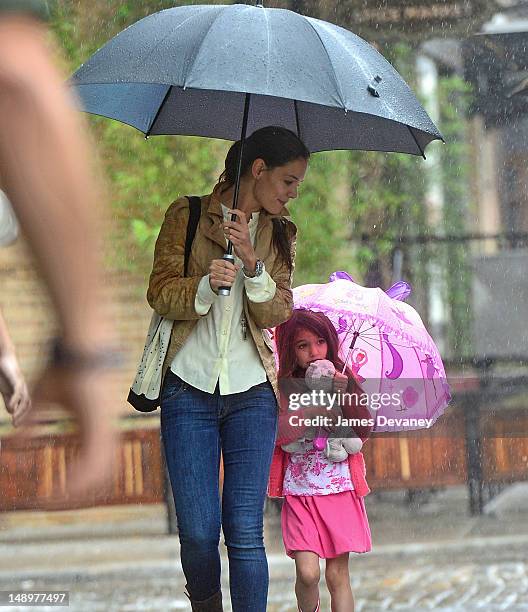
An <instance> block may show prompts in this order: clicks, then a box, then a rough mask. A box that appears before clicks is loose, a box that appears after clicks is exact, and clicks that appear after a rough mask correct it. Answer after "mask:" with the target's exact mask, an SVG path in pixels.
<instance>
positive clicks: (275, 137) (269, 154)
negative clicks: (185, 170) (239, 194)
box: [220, 125, 310, 272]
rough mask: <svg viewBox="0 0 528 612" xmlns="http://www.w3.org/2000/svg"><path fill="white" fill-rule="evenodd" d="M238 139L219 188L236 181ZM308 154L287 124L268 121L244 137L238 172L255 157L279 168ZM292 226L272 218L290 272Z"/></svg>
mask: <svg viewBox="0 0 528 612" xmlns="http://www.w3.org/2000/svg"><path fill="white" fill-rule="evenodd" d="M239 152H240V140H237V142H235V143H234V144H233V145H232V146H231V148H230V149H229V151H228V153H227V156H226V159H225V169H224V171H223V172H222V174H221V175H220V185H221V189H222V191H225V189H227V188H229V187H231V186H232V185H234V184H235V181H236V175H237V169H238V156H239ZM309 158H310V151H309V150H308V148H307V147H306V145H305V144H304V143H303V141H302V140H301V139H300V138H299V137H298V136H297V135H296V134H294V133H293V132H292V131H291V130H288V129H286V128H283V127H280V126H275V125H270V126H268V127H264V128H261V129H260V130H256V131H255V132H253V134H251V136H249V137H248V138H246V140H245V141H244V150H243V153H242V168H241V176H244V175H245V174H246V173H247V172H248V171H249V169H250V168H251V166H252V165H253V162H254V161H255V160H256V159H262V160H263V161H264V163H265V164H266V166H267V167H268V168H270V169H271V168H278V167H279V166H284V165H285V164H287V163H288V162H291V161H295V160H296V159H306V160H308V159H309ZM292 238H293V229H292V226H291V225H290V224H289V223H288V222H287V221H285V220H283V219H280V218H275V219H273V245H274V246H275V248H276V249H277V252H278V253H279V255H280V256H281V258H282V259H283V261H285V262H286V264H287V265H288V268H289V270H290V272H291V270H292V267H293V262H292V255H291V246H290V245H291V241H292Z"/></svg>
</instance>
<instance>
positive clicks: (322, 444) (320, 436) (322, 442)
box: [313, 427, 328, 451]
mask: <svg viewBox="0 0 528 612" xmlns="http://www.w3.org/2000/svg"><path fill="white" fill-rule="evenodd" d="M327 438H328V432H327V431H325V430H324V429H323V428H322V427H318V428H317V435H316V436H315V439H314V441H313V446H314V448H315V450H319V451H321V450H324V449H325V448H326V440H327Z"/></svg>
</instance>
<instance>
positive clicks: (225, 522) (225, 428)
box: [161, 370, 277, 612]
mask: <svg viewBox="0 0 528 612" xmlns="http://www.w3.org/2000/svg"><path fill="white" fill-rule="evenodd" d="M276 429H277V402H276V399H275V395H274V393H273V389H272V387H271V385H270V383H269V382H265V383H262V384H260V385H256V386H255V387H252V388H251V389H249V390H248V391H244V392H243V393H236V394H233V395H223V396H221V395H220V393H219V391H218V386H217V388H216V390H215V392H214V393H213V394H211V393H205V392H204V391H200V390H198V389H196V388H194V387H192V386H191V385H188V384H187V383H185V382H183V381H182V380H181V379H180V378H179V377H178V376H176V375H175V374H173V373H172V372H171V371H170V370H169V371H168V372H167V375H166V377H165V382H164V384H163V391H162V396H161V433H162V438H163V445H164V448H165V457H166V461H167V466H168V469H169V475H170V480H171V485H172V491H173V494H174V502H175V506H176V516H177V520H178V531H179V537H180V545H181V561H182V567H183V572H184V574H185V578H186V579H187V588H188V590H189V594H190V595H191V598H192V599H194V600H196V601H203V600H205V599H208V598H209V597H211V596H212V595H213V594H214V593H216V592H217V591H218V590H219V589H220V554H219V550H218V545H219V542H220V527H222V528H223V531H224V539H225V544H226V546H227V553H228V559H229V585H230V592H231V604H232V607H233V612H265V611H266V602H267V596H268V583H269V576H268V564H267V560H266V552H265V550H264V542H263V514H264V502H265V498H266V488H267V483H268V477H269V470H270V464H271V458H272V454H273V448H274V444H275V436H276ZM220 451H222V457H223V463H224V486H223V492H222V498H221V499H220V493H219V479H218V475H219V474H218V473H219V466H220Z"/></svg>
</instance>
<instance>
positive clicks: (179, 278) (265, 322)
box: [147, 192, 296, 398]
mask: <svg viewBox="0 0 528 612" xmlns="http://www.w3.org/2000/svg"><path fill="white" fill-rule="evenodd" d="M278 216H280V217H283V218H286V219H287V221H288V222H289V223H291V224H292V226H293V230H294V231H293V232H292V235H293V236H294V238H293V240H292V242H291V251H292V260H294V257H295V234H296V227H295V225H294V224H293V222H292V221H291V220H290V219H289V217H288V211H287V210H286V209H283V213H282V214H281V215H278ZM188 218H189V202H188V200H187V198H185V197H182V198H179V199H178V200H176V201H175V202H173V203H172V204H171V205H170V207H169V209H168V210H167V212H166V214H165V220H164V222H163V225H162V226H161V230H160V233H159V236H158V239H157V241H156V247H155V250H154V265H153V268H152V273H151V275H150V281H149V287H148V291H147V300H148V303H149V304H150V305H151V307H152V308H153V309H154V310H155V311H156V312H157V313H158V314H160V315H161V316H163V317H165V318H168V319H173V320H174V326H173V328H172V334H171V339H170V343H169V348H168V350H167V354H166V357H165V362H164V364H163V375H165V373H166V371H167V369H168V367H169V365H170V364H171V363H172V360H173V358H174V356H175V355H176V353H177V352H178V350H179V349H180V348H181V347H182V346H183V344H184V343H185V341H186V340H187V338H188V337H189V334H190V333H191V331H192V330H193V328H194V326H195V325H196V322H197V321H198V319H199V318H200V315H198V314H197V313H196V311H195V309H194V299H195V296H196V291H197V289H198V284H199V282H200V280H201V278H202V276H204V275H205V274H208V273H209V264H210V262H211V260H212V259H219V258H221V257H222V255H223V254H224V251H225V238H224V233H223V229H222V221H223V215H222V207H221V204H220V201H219V200H218V199H217V197H216V196H215V192H213V193H212V194H210V195H207V196H203V197H202V210H201V217H200V221H199V224H198V228H197V231H196V237H195V239H194V242H193V246H192V250H191V255H190V257H189V262H188V275H187V277H184V276H183V265H184V245H185V235H186V231H187V220H188ZM272 218H273V215H270V214H268V213H267V212H266V211H264V210H262V211H261V213H260V215H259V222H258V226H257V233H256V236H255V253H256V256H257V258H258V259H261V260H262V261H263V262H264V265H265V268H266V271H267V272H268V273H269V274H270V276H271V277H272V278H273V280H274V281H275V283H276V285H277V290H276V292H275V296H274V297H273V299H271V300H269V301H268V302H264V303H261V304H256V303H254V302H250V301H249V300H248V298H247V296H246V294H245V293H244V296H243V300H244V313H245V315H246V319H247V321H248V329H249V330H250V333H251V336H252V338H253V340H254V341H255V345H256V347H257V350H258V353H259V355H260V358H261V360H262V364H263V366H264V368H265V370H266V373H267V375H268V379H269V381H270V382H271V384H272V386H273V389H274V391H275V395H276V396H277V398H278V397H279V395H278V388H277V373H276V369H275V358H274V356H273V351H272V343H271V340H270V337H269V334H268V333H267V332H266V328H271V327H275V326H276V325H279V324H280V323H283V322H284V321H287V320H288V319H289V318H290V316H291V313H292V308H293V295H292V291H291V276H292V275H291V274H290V271H289V270H288V267H287V265H286V264H285V262H284V261H283V260H282V259H281V258H280V257H279V256H278V254H277V251H276V249H275V248H274V247H273V245H272V229H273V223H272ZM205 316H207V315H205Z"/></svg>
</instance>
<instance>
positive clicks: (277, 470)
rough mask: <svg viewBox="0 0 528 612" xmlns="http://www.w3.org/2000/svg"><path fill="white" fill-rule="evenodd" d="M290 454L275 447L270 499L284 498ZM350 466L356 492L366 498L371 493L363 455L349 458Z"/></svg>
mask: <svg viewBox="0 0 528 612" xmlns="http://www.w3.org/2000/svg"><path fill="white" fill-rule="evenodd" d="M288 455H289V453H287V452H286V451H283V450H282V448H281V447H280V446H275V450H274V451H273V458H272V460H271V470H270V477H269V481H268V496H269V497H284V495H283V485H284V475H285V474H286V468H287V467H288V461H289V457H288ZM348 466H349V468H350V477H351V479H352V484H353V485H354V490H355V492H356V494H357V495H358V496H359V497H365V495H368V494H369V493H370V489H369V486H368V484H367V479H366V478H365V474H366V471H365V460H364V459H363V453H356V454H355V455H349V456H348Z"/></svg>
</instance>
